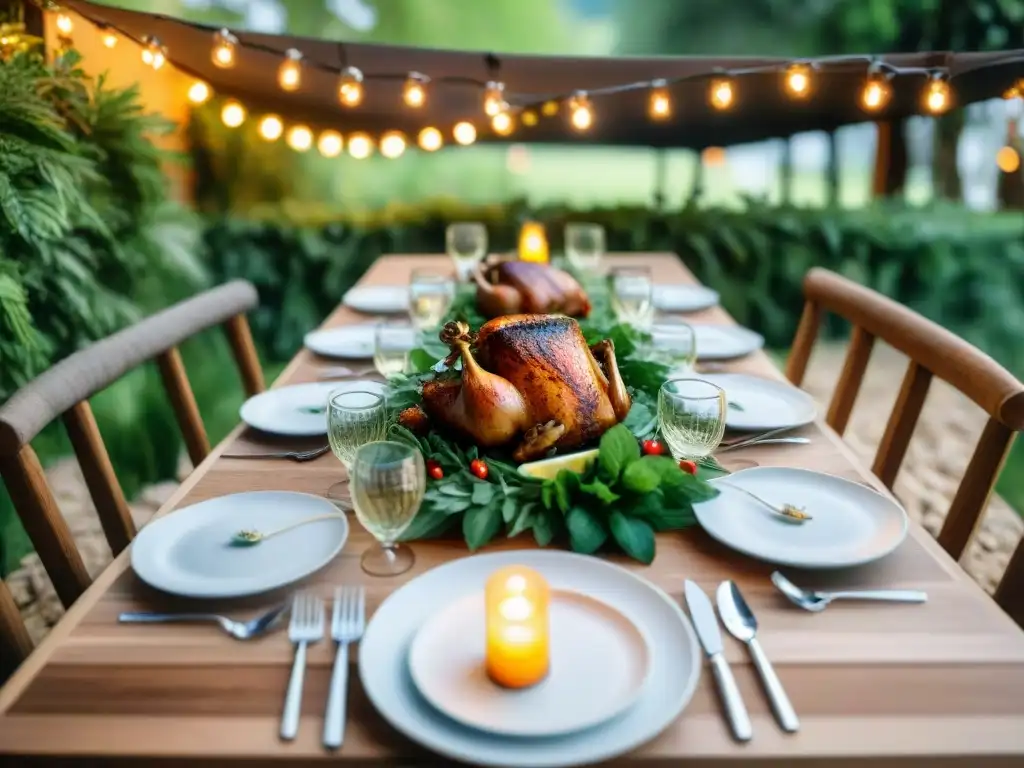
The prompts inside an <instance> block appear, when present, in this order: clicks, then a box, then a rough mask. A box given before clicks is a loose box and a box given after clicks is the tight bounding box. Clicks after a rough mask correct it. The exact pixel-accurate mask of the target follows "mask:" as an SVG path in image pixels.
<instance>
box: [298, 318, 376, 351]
mask: <svg viewBox="0 0 1024 768" xmlns="http://www.w3.org/2000/svg"><path fill="white" fill-rule="evenodd" d="M376 327H377V326H376V325H375V324H374V323H359V324H357V325H346V326H343V327H341V328H327V329H325V330H322V331H312V332H311V333H307V334H306V338H305V339H304V341H303V343H304V344H305V345H306V347H307V348H308V349H311V350H312V351H313V352H316V353H317V354H318V355H323V356H324V357H338V358H342V359H344V360H365V359H368V358H371V357H373V341H374V338H373V337H374V331H375V329H376Z"/></svg>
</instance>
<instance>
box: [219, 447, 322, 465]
mask: <svg viewBox="0 0 1024 768" xmlns="http://www.w3.org/2000/svg"><path fill="white" fill-rule="evenodd" d="M329 450H331V446H329V445H323V446H320V447H319V448H311V449H310V450H308V451H280V452H279V453H225V454H222V455H221V458H222V459H291V460H292V461H312V460H313V459H315V458H317V457H319V456H323V455H324V454H325V453H327V452H328V451H329Z"/></svg>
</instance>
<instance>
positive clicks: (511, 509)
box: [501, 497, 519, 524]
mask: <svg viewBox="0 0 1024 768" xmlns="http://www.w3.org/2000/svg"><path fill="white" fill-rule="evenodd" d="M518 506H519V505H518V504H516V500H515V499H514V498H508V497H506V498H505V501H504V502H503V503H502V505H501V519H502V520H504V521H505V523H506V524H507V523H511V522H512V520H513V519H515V516H516V509H517V508H518Z"/></svg>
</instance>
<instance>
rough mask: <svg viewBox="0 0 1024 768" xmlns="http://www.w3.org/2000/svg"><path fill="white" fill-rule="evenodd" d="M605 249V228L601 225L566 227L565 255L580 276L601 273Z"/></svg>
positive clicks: (576, 224)
mask: <svg viewBox="0 0 1024 768" xmlns="http://www.w3.org/2000/svg"><path fill="white" fill-rule="evenodd" d="M604 247H605V246H604V227H602V226H601V225H600V224H582V223H578V222H576V223H572V224H566V225H565V255H566V256H567V257H568V259H569V264H570V265H571V266H572V268H573V269H575V270H576V271H577V272H578V273H579V274H581V275H596V274H599V273H600V271H601V260H602V259H603V257H604Z"/></svg>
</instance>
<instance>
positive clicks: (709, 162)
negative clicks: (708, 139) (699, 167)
mask: <svg viewBox="0 0 1024 768" xmlns="http://www.w3.org/2000/svg"><path fill="white" fill-rule="evenodd" d="M700 161H701V163H702V164H703V165H704V167H705V168H721V167H722V166H723V165H725V150H724V149H722V148H721V147H706V148H705V149H704V151H703V152H701V153H700Z"/></svg>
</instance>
